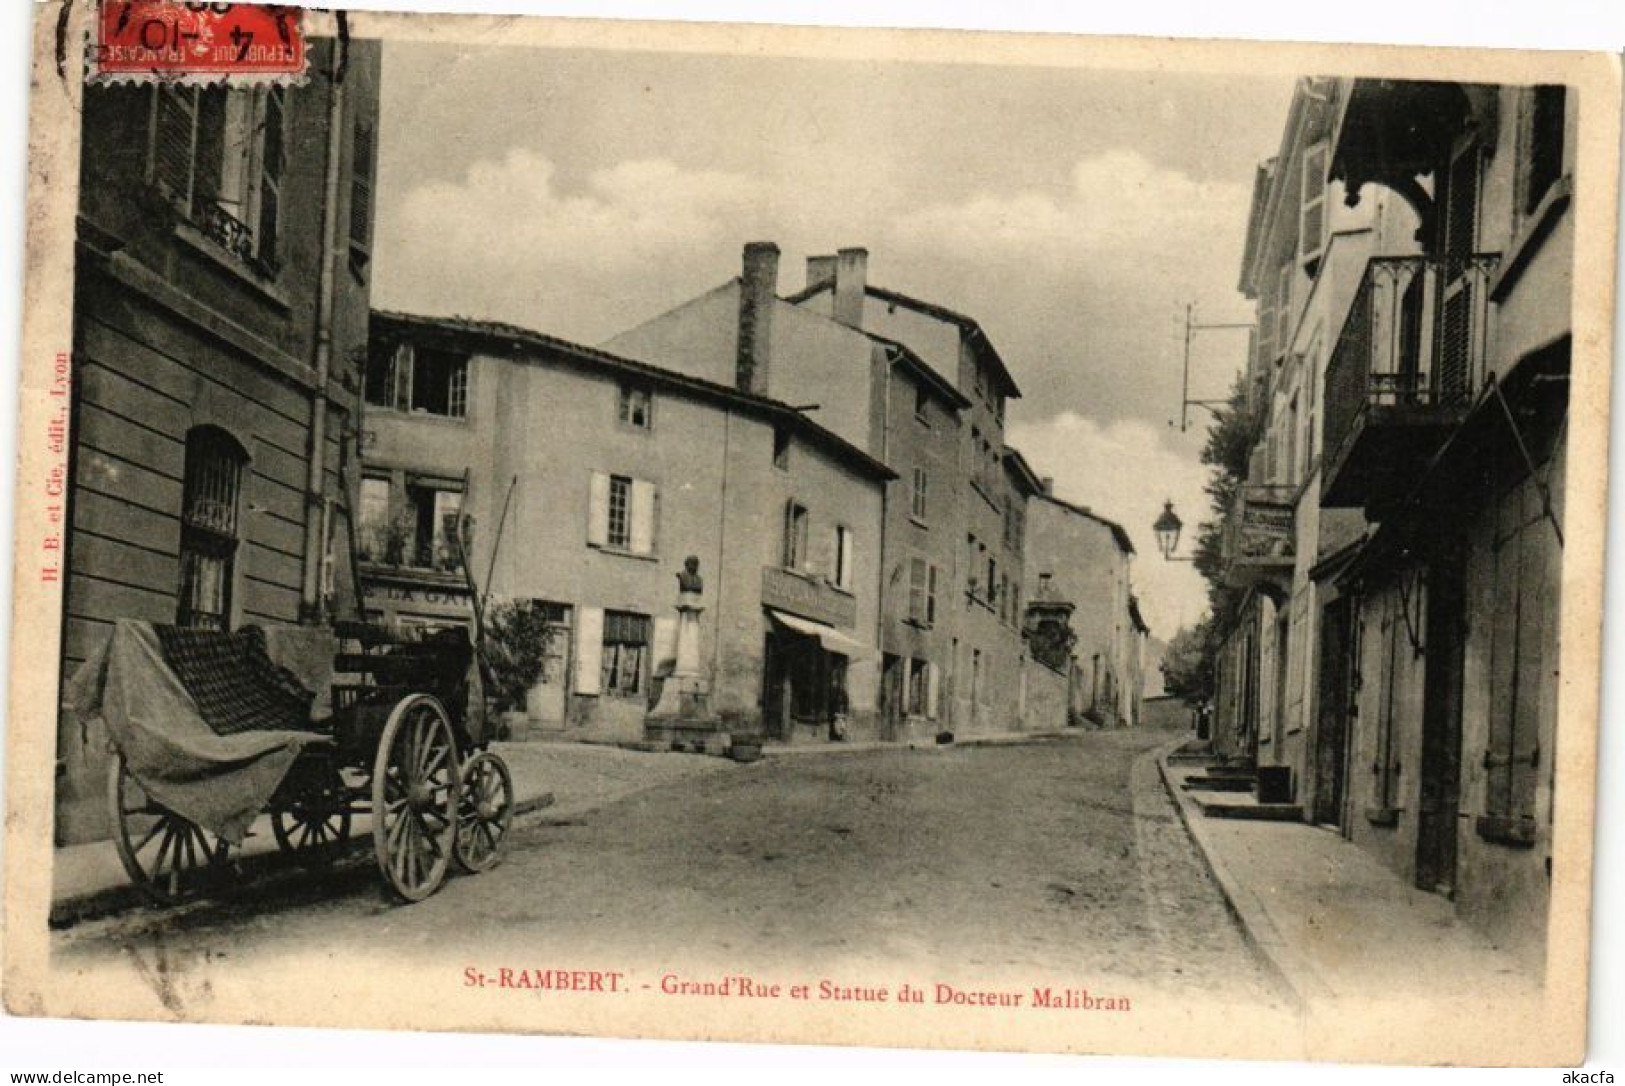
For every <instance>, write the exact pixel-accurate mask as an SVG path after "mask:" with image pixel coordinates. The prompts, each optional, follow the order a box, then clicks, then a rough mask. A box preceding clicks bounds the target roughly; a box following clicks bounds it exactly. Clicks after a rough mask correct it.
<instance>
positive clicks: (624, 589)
mask: <svg viewBox="0 0 1625 1086" xmlns="http://www.w3.org/2000/svg"><path fill="white" fill-rule="evenodd" d="M426 380H429V381H432V382H433V385H432V387H426V385H425V381H426ZM743 384H744V382H743V381H742V382H741V385H740V386H733V385H724V384H719V383H716V382H711V381H708V380H704V379H701V378H696V377H691V376H688V375H686V374H680V373H676V372H672V371H667V370H662V369H659V368H657V367H654V366H649V365H646V364H643V363H639V362H636V361H633V360H631V359H627V358H622V357H620V356H617V355H612V354H609V353H607V352H604V351H600V350H596V349H593V348H589V347H584V346H581V345H579V344H572V343H567V342H565V341H562V340H557V339H554V338H552V337H549V336H545V335H542V334H540V333H536V332H531V331H528V330H526V329H521V328H515V327H512V326H507V325H500V324H494V323H491V322H479V321H468V320H460V319H435V318H426V317H416V316H409V315H405V314H390V313H379V314H376V315H375V316H374V320H373V349H372V360H371V364H370V366H369V373H368V383H367V395H366V400H367V414H366V424H365V426H366V432H367V442H366V451H365V456H364V463H365V475H366V479H365V481H364V483H363V501H362V509H363V510H364V512H365V516H364V518H363V522H362V526H361V527H362V531H361V542H360V546H359V548H358V551H359V554H360V555H361V569H360V577H361V581H362V584H363V586H364V589H365V591H366V593H367V600H368V605H369V609H370V610H371V612H372V613H373V614H374V615H375V617H378V618H381V619H384V620H392V621H397V622H402V621H404V622H424V623H441V622H446V621H464V622H466V621H468V619H469V617H470V609H469V601H468V592H469V588H468V580H467V576H466V573H465V572H464V571H463V569H462V566H461V563H460V562H459V561H458V557H459V553H460V552H459V549H458V543H457V538H456V533H458V532H459V531H460V532H461V533H462V534H463V539H464V540H465V541H466V542H465V543H464V547H465V548H466V553H467V554H468V555H469V557H470V560H471V561H472V564H473V570H474V572H475V578H474V580H475V581H476V582H477V583H478V586H479V590H480V591H481V592H482V593H485V592H488V593H489V594H490V597H491V599H492V600H495V601H506V602H508V603H510V604H511V603H518V604H519V605H522V606H526V607H531V608H535V609H537V610H538V611H539V613H540V614H541V615H542V616H543V617H544V618H545V621H546V623H547V624H548V626H549V627H550V629H551V630H552V636H550V637H549V638H548V639H547V648H546V659H545V661H544V665H543V668H542V673H541V676H540V679H539V681H538V682H537V683H536V684H535V685H534V686H532V687H531V688H530V689H529V690H528V691H527V692H526V697H525V699H524V700H525V705H524V707H523V717H522V718H519V719H516V720H515V724H516V725H517V728H518V730H519V731H520V732H521V733H555V734H561V735H567V736H571V737H575V738H591V739H602V740H616V741H627V740H639V739H642V738H643V735H644V726H645V721H646V717H647V716H648V714H649V712H650V710H651V709H652V708H653V707H654V706H655V704H656V703H657V702H658V700H659V696H660V688H661V685H662V683H663V681H664V679H665V677H666V676H667V675H669V674H670V673H671V671H672V668H673V666H674V663H675V654H676V632H677V612H676V610H675V604H676V601H677V581H676V573H677V571H678V570H679V569H680V568H682V566H683V563H684V560H685V559H686V558H688V557H690V556H692V557H695V558H697V559H698V560H699V570H700V574H701V576H702V578H703V580H704V583H705V591H704V593H703V597H702V603H703V606H704V608H705V610H704V611H703V612H702V614H701V616H700V645H701V650H700V654H701V663H702V665H703V669H704V671H705V672H706V675H707V682H708V687H709V689H708V691H707V694H708V700H709V707H710V710H711V711H712V712H713V713H715V714H716V715H717V716H718V717H719V718H720V719H721V720H722V721H723V722H724V724H725V728H724V730H727V731H730V732H733V733H748V734H763V733H765V735H766V736H767V737H768V738H770V739H776V740H780V741H786V742H794V741H808V740H829V739H833V738H840V737H844V736H856V737H872V736H874V735H875V734H876V728H877V688H878V683H879V668H880V660H879V653H878V651H877V650H876V634H877V629H878V615H879V610H878V605H879V602H878V596H879V576H880V574H879V571H880V561H879V554H880V535H881V507H882V489H883V487H884V485H885V483H886V482H887V481H888V480H889V479H890V478H891V473H890V472H889V471H887V470H886V469H885V468H884V466H883V465H881V464H880V463H879V462H878V461H876V460H874V459H873V458H872V457H870V456H868V455H867V454H865V453H863V452H862V451H861V450H859V449H857V448H855V447H853V446H851V445H850V444H848V443H847V442H845V441H844V440H842V439H841V438H839V437H837V436H835V435H834V434H831V433H829V432H828V431H827V430H824V429H823V428H822V427H820V426H818V425H817V424H815V423H813V422H811V421H810V420H809V419H808V418H807V416H806V414H805V413H804V412H800V411H796V410H794V409H792V408H791V407H790V406H788V405H786V404H783V403H779V402H777V401H773V400H769V399H767V398H766V397H763V396H760V395H757V394H756V393H754V392H751V391H749V390H748V389H747V388H745V387H743Z"/></svg>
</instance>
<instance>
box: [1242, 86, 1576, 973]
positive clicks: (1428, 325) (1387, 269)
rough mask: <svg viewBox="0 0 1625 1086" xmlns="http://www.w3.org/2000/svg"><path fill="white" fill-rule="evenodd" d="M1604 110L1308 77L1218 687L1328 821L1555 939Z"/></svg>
mask: <svg viewBox="0 0 1625 1086" xmlns="http://www.w3.org/2000/svg"><path fill="white" fill-rule="evenodd" d="M1575 108H1576V104H1575V102H1574V99H1573V95H1572V94H1570V93H1568V91H1567V90H1566V88H1564V87H1561V86H1530V87H1518V86H1475V85H1462V84H1449V83H1428V82H1403V81H1384V80H1348V79H1345V80H1336V81H1334V80H1312V81H1305V82H1303V83H1301V84H1300V85H1299V87H1298V89H1297V92H1296V94H1295V96H1294V101H1293V104H1292V109H1291V112H1290V114H1289V121H1288V126H1287V131H1286V133H1285V135H1284V137H1283V144H1282V152H1281V154H1280V155H1279V156H1278V157H1277V158H1276V159H1274V160H1272V161H1271V162H1270V163H1268V164H1266V166H1265V167H1264V168H1263V170H1262V171H1261V173H1260V185H1259V189H1258V196H1257V199H1255V202H1254V213H1253V222H1252V225H1251V227H1250V228H1249V242H1248V256H1247V267H1246V268H1245V269H1244V273H1243V288H1244V290H1245V291H1246V292H1247V293H1248V294H1249V296H1251V297H1254V298H1256V299H1257V300H1258V302H1259V331H1258V335H1257V337H1256V342H1257V343H1258V345H1259V351H1258V353H1257V355H1256V357H1255V359H1254V362H1253V365H1252V369H1251V373H1252V375H1253V378H1254V383H1253V387H1254V390H1255V395H1256V397H1257V399H1256V400H1255V403H1256V404H1257V405H1259V406H1260V407H1261V409H1262V411H1263V413H1264V416H1265V419H1266V422H1265V425H1264V427H1263V437H1262V438H1261V441H1260V446H1259V451H1258V452H1256V453H1255V456H1254V464H1253V468H1252V470H1251V472H1250V475H1249V480H1248V484H1249V485H1248V487H1245V488H1244V489H1243V496H1242V499H1241V500H1242V502H1244V503H1246V502H1250V501H1254V500H1255V497H1256V498H1258V499H1259V500H1258V504H1259V506H1260V510H1259V512H1260V515H1256V516H1251V515H1249V513H1250V512H1251V510H1248V509H1242V510H1240V511H1239V513H1238V515H1233V516H1232V518H1231V519H1232V531H1233V533H1234V538H1233V540H1232V545H1231V546H1230V547H1228V548H1227V552H1226V557H1227V560H1228V568H1229V571H1230V575H1231V577H1232V578H1233V580H1232V583H1237V584H1239V585H1242V586H1245V587H1248V588H1249V589H1252V590H1253V592H1252V598H1251V603H1250V604H1249V606H1248V607H1247V608H1246V609H1244V611H1243V615H1242V620H1241V622H1240V624H1239V625H1238V626H1237V628H1236V629H1235V630H1234V631H1233V632H1232V635H1231V638H1230V640H1229V642H1228V643H1227V645H1226V649H1225V652H1224V654H1223V656H1222V658H1221V660H1220V668H1219V694H1218V699H1217V701H1218V720H1217V722H1216V728H1217V733H1216V737H1217V738H1218V739H1220V740H1221V741H1222V743H1223V744H1224V745H1227V746H1228V747H1229V748H1230V749H1232V750H1234V751H1235V752H1236V753H1238V754H1241V755H1243V756H1251V757H1256V759H1257V760H1258V762H1259V764H1260V765H1277V766H1281V767H1284V768H1285V769H1286V770H1288V771H1289V772H1290V775H1291V778H1292V781H1291V787H1292V791H1293V794H1294V799H1295V801H1296V802H1298V803H1300V804H1302V806H1303V814H1304V817H1305V818H1307V819H1309V820H1311V821H1313V822H1316V823H1318V824H1323V825H1326V826H1327V827H1329V828H1331V829H1333V830H1335V831H1336V832H1340V833H1342V834H1343V835H1344V836H1347V837H1349V838H1350V839H1352V840H1353V841H1355V842H1356V843H1358V844H1359V845H1361V846H1362V847H1363V848H1366V849H1367V850H1369V851H1370V852H1371V853H1372V854H1373V855H1375V856H1377V857H1379V858H1380V859H1381V860H1382V861H1383V862H1384V863H1386V864H1388V865H1389V866H1391V867H1393V868H1394V869H1395V870H1397V871H1399V872H1401V873H1402V874H1404V875H1405V876H1406V877H1407V878H1408V879H1410V880H1412V881H1413V882H1414V883H1415V884H1416V885H1417V886H1419V887H1421V888H1422V889H1425V890H1429V891H1434V892H1438V893H1441V894H1444V895H1446V896H1449V897H1450V898H1452V899H1453V900H1454V901H1455V903H1456V908H1457V910H1458V912H1459V913H1460V914H1461V915H1462V916H1464V917H1465V918H1467V919H1469V920H1471V921H1472V922H1474V923H1475V924H1477V925H1479V926H1480V927H1481V928H1483V929H1484V930H1485V931H1486V932H1488V933H1489V934H1490V935H1491V936H1492V937H1493V938H1495V939H1496V940H1497V941H1499V942H1502V943H1503V944H1504V945H1507V946H1510V947H1513V948H1516V949H1518V950H1520V951H1522V952H1524V953H1526V954H1528V955H1529V957H1530V958H1531V960H1536V959H1538V958H1539V957H1540V956H1541V952H1542V950H1543V945H1544V943H1543V940H1544V936H1545V930H1546V910H1547V903H1548V895H1549V879H1550V867H1549V864H1550V856H1551V826H1552V804H1553V788H1552V785H1553V775H1552V774H1553V759H1552V758H1551V755H1550V752H1551V751H1552V750H1553V749H1554V746H1555V743H1556V742H1557V736H1556V726H1557V712H1556V703H1557V694H1558V678H1557V661H1558V643H1557V631H1558V625H1559V622H1558V619H1559V615H1560V610H1559V608H1560V603H1561V600H1560V586H1561V565H1562V550H1563V534H1562V523H1563V492H1564V488H1563V476H1564V470H1563V465H1564V459H1565V442H1564V436H1565V430H1566V428H1565V425H1564V422H1565V419H1566V415H1567V409H1568V374H1569V351H1570V337H1571V324H1570V298H1571V288H1572V261H1573V241H1572V230H1573V226H1572V220H1571V211H1570V203H1571V201H1572V198H1573V191H1574V162H1575V149H1574V133H1575V127H1574V126H1575ZM1255 484H1262V485H1265V486H1270V487H1279V486H1283V485H1284V486H1285V487H1286V488H1287V491H1286V493H1287V494H1288V495H1289V497H1288V498H1287V499H1286V500H1285V501H1284V502H1283V500H1282V499H1281V497H1280V496H1279V495H1278V494H1277V493H1276V492H1273V491H1271V492H1268V493H1266V494H1263V495H1261V496H1258V495H1254V494H1253V493H1252V488H1253V486H1254V485H1255ZM1265 507H1268V508H1265ZM1282 510H1290V517H1287V516H1285V515H1284V513H1283V514H1281V515H1277V514H1278V512H1279V511H1282ZM1289 526H1290V527H1289ZM1249 533H1250V537H1249ZM1272 540H1273V542H1272ZM1287 540H1290V541H1291V542H1290V544H1288V543H1287V542H1286V541H1287Z"/></svg>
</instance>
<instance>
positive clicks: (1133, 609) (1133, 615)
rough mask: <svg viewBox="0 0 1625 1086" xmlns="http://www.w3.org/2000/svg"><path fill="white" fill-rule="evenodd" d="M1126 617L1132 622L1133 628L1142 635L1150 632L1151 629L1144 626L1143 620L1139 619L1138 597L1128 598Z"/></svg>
mask: <svg viewBox="0 0 1625 1086" xmlns="http://www.w3.org/2000/svg"><path fill="white" fill-rule="evenodd" d="M1128 617H1129V618H1130V619H1132V620H1133V621H1134V628H1135V629H1136V630H1139V631H1140V632H1141V633H1143V634H1148V633H1150V632H1151V627H1149V626H1147V625H1146V624H1145V619H1143V618H1141V617H1140V597H1138V596H1130V597H1129V598H1128Z"/></svg>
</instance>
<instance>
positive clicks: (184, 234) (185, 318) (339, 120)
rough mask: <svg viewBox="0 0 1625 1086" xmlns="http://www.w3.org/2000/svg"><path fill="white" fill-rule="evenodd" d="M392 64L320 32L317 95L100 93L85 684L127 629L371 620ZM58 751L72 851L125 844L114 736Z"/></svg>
mask: <svg viewBox="0 0 1625 1086" xmlns="http://www.w3.org/2000/svg"><path fill="white" fill-rule="evenodd" d="M380 59H381V58H380V48H379V45H378V43H376V42H365V41H349V42H348V43H347V44H345V45H343V46H339V45H337V44H336V43H335V42H333V41H330V40H317V41H313V42H311V43H310V76H309V79H308V81H307V82H305V83H304V84H302V85H299V86H289V87H260V88H237V87H233V88H231V89H226V88H223V87H208V88H199V87H191V86H179V85H167V84H166V85H159V86H132V85H108V86H92V87H87V88H86V90H85V94H84V102H83V110H84V117H83V123H82V134H83V153H82V160H81V169H80V207H79V216H78V237H77V247H76V251H77V260H76V262H75V268H76V270H75V283H74V299H73V307H74V331H73V334H74V342H73V360H74V389H73V402H72V412H73V415H72V436H73V440H72V450H71V458H70V473H71V479H70V484H69V494H68V504H69V509H68V515H69V517H70V519H71V527H72V531H71V533H70V538H69V543H68V553H67V555H66V556H65V569H66V574H65V576H64V582H65V583H64V610H65V616H64V617H65V624H64V633H63V641H62V666H63V668H64V673H70V672H71V671H72V669H73V668H74V667H76V666H77V665H78V664H79V663H80V662H81V661H83V660H84V659H85V658H86V656H87V655H88V654H89V653H90V652H91V651H92V649H93V648H94V647H95V646H96V645H97V643H98V642H99V640H100V639H103V638H105V637H107V636H108V634H109V631H110V630H111V624H112V622H113V621H114V620H116V619H121V618H137V619H147V620H150V621H153V622H159V623H180V624H183V625H191V626H203V627H209V628H220V629H223V628H230V627H235V626H237V625H240V624H245V623H294V622H299V621H317V620H321V619H323V618H325V617H326V616H327V615H328V614H330V613H332V612H333V611H334V610H335V609H336V610H339V611H345V610H348V611H350V612H352V613H353V610H354V596H355V593H354V585H353V583H352V582H350V581H349V580H348V575H349V572H350V567H349V563H348V562H347V561H343V560H336V561H335V560H333V558H332V556H333V554H334V553H335V551H334V547H333V541H334V540H335V539H339V540H342V539H344V538H347V536H348V531H347V529H346V519H347V517H348V515H349V511H350V509H351V508H352V507H353V497H354V494H353V490H354V486H355V484H356V482H357V481H358V477H357V476H356V474H355V472H354V470H353V468H354V461H355V447H354V446H355V440H354V439H355V417H356V410H355V408H356V400H357V390H358V389H359V387H360V386H359V381H358V378H359V369H360V367H359V361H358V360H359V358H360V356H361V354H362V353H363V352H364V349H365V344H366V337H367V321H368V297H369V286H370V280H371V278H372V274H373V267H372V260H371V248H372V234H373V221H372V219H373V216H372V209H373V205H374V201H373V187H374V181H375V178H374V171H375V162H376V157H377V155H376V150H377V133H378V86H379V75H380ZM335 71H342V73H343V78H342V80H337V79H335V78H334V73H335ZM330 192H331V193H333V194H335V195H336V199H334V200H331V201H330V200H329V198H328V194H329V193H330ZM340 546H341V547H342V543H341V544H340ZM337 553H339V554H342V550H340V551H338V552H337ZM58 751H59V755H58V758H59V760H58V790H57V811H56V814H57V839H58V840H59V841H60V842H64V843H68V842H75V841H81V840H86V839H90V838H95V837H100V836H105V835H106V833H107V832H108V827H107V825H106V824H105V813H104V808H105V796H104V793H105V786H104V782H105V780H106V758H107V754H106V751H107V741H106V738H105V736H103V735H100V734H96V733H95V732H94V730H93V729H92V730H85V729H84V728H82V727H81V722H79V721H75V720H69V719H67V718H66V717H64V720H63V723H62V727H61V730H60V732H59V737H58Z"/></svg>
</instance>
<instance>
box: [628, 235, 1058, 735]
mask: <svg viewBox="0 0 1625 1086" xmlns="http://www.w3.org/2000/svg"><path fill="white" fill-rule="evenodd" d="M778 255H779V254H778V249H777V247H776V246H773V245H771V243H756V244H752V245H748V246H746V248H745V253H744V261H743V266H742V269H741V274H740V276H739V277H738V278H736V279H733V280H730V281H729V282H726V283H724V284H722V285H721V286H719V287H717V288H715V289H714V290H712V291H709V292H708V293H706V294H702V295H700V296H699V297H697V298H695V299H693V300H691V301H689V302H687V303H684V304H683V305H680V306H678V307H676V308H675V309H672V310H670V311H668V312H666V313H663V314H660V315H658V316H656V317H654V318H652V319H650V320H648V321H645V322H644V323H642V324H640V325H638V326H637V327H635V328H632V329H629V330H628V331H626V332H623V333H621V334H620V335H618V336H616V337H614V338H613V339H612V340H610V341H609V343H608V344H607V345H606V346H607V347H608V348H609V349H612V350H614V351H617V352H619V353H622V354H626V355H629V356H632V357H636V358H641V359H644V360H645V361H649V362H656V363H658V364H660V365H669V366H673V367H675V368H678V369H681V370H683V371H684V372H687V373H691V374H694V375H696V376H701V377H708V378H710V379H712V380H716V379H719V377H721V376H722V375H724V374H728V373H731V372H732V367H733V365H734V363H733V359H734V358H735V356H736V354H737V352H738V351H739V344H740V342H741V339H740V333H741V329H742V328H755V329H757V333H756V334H759V335H762V336H765V337H767V338H768V339H769V340H770V341H771V344H772V350H771V361H770V362H769V364H768V365H767V366H766V367H763V368H759V369H755V370H753V371H752V373H751V379H752V382H753V387H755V388H756V389H757V390H758V391H760V392H764V393H766V394H770V395H772V396H773V397H775V398H776V399H779V400H781V401H784V402H787V403H792V404H796V405H798V406H804V407H805V408H806V409H807V410H808V411H810V412H811V413H812V414H813V417H815V418H817V419H818V421H819V423H820V424H821V425H822V426H824V427H826V428H827V429H829V430H831V431H833V432H834V433H836V434H839V435H841V436H842V437H843V438H845V439H846V440H848V441H850V442H852V443H853V444H855V445H857V446H859V447H861V448H864V449H865V450H866V451H867V452H868V453H869V454H870V455H871V456H874V457H876V458H877V459H879V460H880V461H882V462H884V463H885V464H887V465H888V466H889V467H890V468H892V470H893V471H894V472H895V473H896V476H897V478H896V480H895V481H894V482H893V483H892V484H891V485H890V487H889V488H888V492H887V495H886V514H885V517H886V521H885V532H884V540H883V543H882V551H883V556H882V564H883V570H884V573H883V576H882V578H881V612H882V616H883V619H882V624H881V635H880V640H881V647H882V652H883V676H884V678H883V683H882V691H881V697H880V704H881V712H882V717H883V721H884V725H883V732H884V734H886V735H887V736H888V737H890V738H897V739H907V738H912V737H919V736H927V735H930V734H931V733H933V732H936V731H939V730H948V731H952V732H955V733H964V734H970V733H973V732H976V731H993V730H1008V729H1012V728H1017V727H1020V726H1021V722H1022V705H1021V699H1022V690H1023V682H1022V671H1023V668H1024V667H1025V666H1026V653H1025V649H1024V647H1023V642H1022V638H1021V629H1020V627H1021V598H1020V597H1021V592H1022V585H1023V582H1024V577H1023V573H1022V544H1021V539H1022V535H1023V524H1024V519H1025V507H1026V500H1025V499H1026V496H1027V494H1028V493H1030V492H1031V491H1033V490H1036V481H1035V480H1032V479H1030V478H1029V477H1028V476H1030V473H1027V476H1024V475H1023V474H1022V472H1021V471H1019V470H1017V469H1015V468H1013V467H1012V465H1011V464H1010V463H1009V461H1008V457H1007V455H1006V448H1005V445H1004V440H1003V425H1004V407H1005V403H1006V401H1007V400H1008V399H1009V398H1010V397H1012V396H1018V395H1020V392H1019V389H1017V387H1016V384H1015V382H1014V380H1013V379H1012V378H1011V376H1010V373H1009V371H1008V369H1007V368H1006V367H1005V365H1004V362H1003V360H1002V359H1001V358H1000V357H999V355H998V352H997V350H996V349H995V348H994V347H993V346H992V344H991V343H990V342H989V341H988V339H987V336H986V335H985V333H983V332H982V330H981V328H980V326H979V325H977V323H976V322H975V321H974V320H972V319H971V318H969V317H965V316H963V315H962V314H958V313H954V312H952V311H950V310H947V309H944V308H942V307H940V306H936V305H932V304H930V303H926V302H921V301H918V300H917V299H912V298H909V297H907V296H905V295H902V294H899V293H897V292H895V291H888V290H884V289H882V288H879V287H876V286H874V285H872V284H870V283H869V282H868V254H867V252H866V251H865V250H862V249H845V250H842V251H841V252H840V253H838V254H836V255H834V256H817V257H813V258H811V259H810V260H809V261H808V265H807V282H806V286H805V287H804V288H803V289H802V290H801V291H799V292H797V293H796V294H793V295H791V296H789V297H787V298H781V297H779V296H778V293H777V284H778V278H779V267H778ZM741 311H749V312H751V313H753V314H758V315H760V317H759V319H758V321H757V322H756V323H754V324H746V323H742V322H741V321H740V319H739V317H738V314H739V313H740V312H741Z"/></svg>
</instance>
